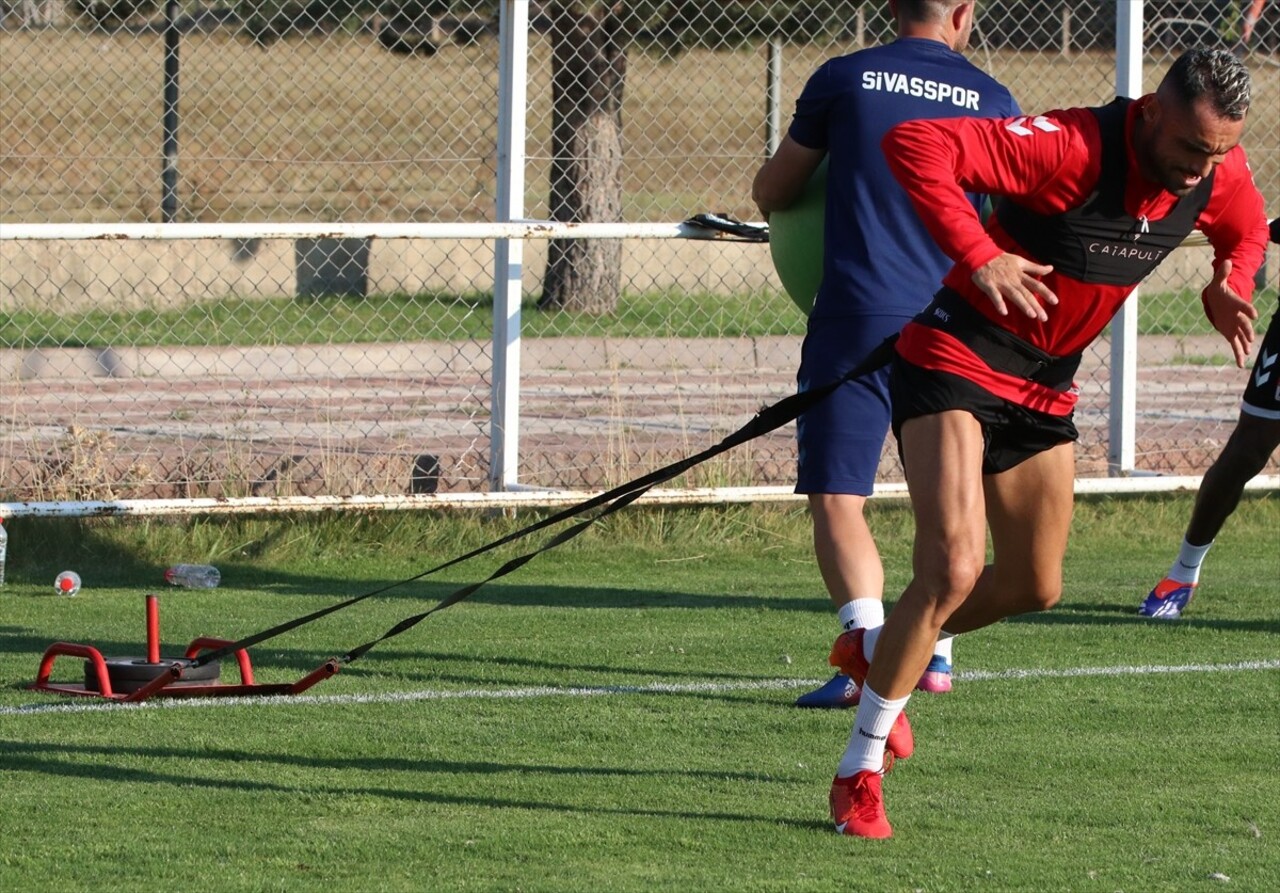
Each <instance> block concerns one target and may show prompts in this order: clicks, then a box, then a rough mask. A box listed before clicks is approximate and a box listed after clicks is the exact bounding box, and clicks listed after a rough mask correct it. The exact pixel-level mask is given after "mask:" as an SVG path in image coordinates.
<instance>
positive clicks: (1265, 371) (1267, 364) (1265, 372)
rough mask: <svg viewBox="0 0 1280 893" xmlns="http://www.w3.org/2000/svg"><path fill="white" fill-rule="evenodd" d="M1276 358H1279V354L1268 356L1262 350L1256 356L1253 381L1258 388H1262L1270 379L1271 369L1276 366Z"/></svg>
mask: <svg viewBox="0 0 1280 893" xmlns="http://www.w3.org/2000/svg"><path fill="white" fill-rule="evenodd" d="M1277 357H1280V352H1277V353H1272V354H1269V353H1267V352H1266V351H1265V350H1264V351H1262V353H1260V354H1259V355H1258V368H1257V370H1255V371H1254V373H1253V380H1254V382H1255V383H1256V384H1257V385H1258V387H1262V385H1264V384H1266V383H1267V380H1268V379H1269V378H1271V367H1272V366H1274V365H1275V364H1276V358H1277Z"/></svg>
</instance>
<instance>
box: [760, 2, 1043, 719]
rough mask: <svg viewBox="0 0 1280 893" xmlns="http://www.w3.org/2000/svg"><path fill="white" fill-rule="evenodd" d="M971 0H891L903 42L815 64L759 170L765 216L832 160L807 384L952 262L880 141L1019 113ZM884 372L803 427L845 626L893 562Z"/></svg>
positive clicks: (917, 301) (806, 353)
mask: <svg viewBox="0 0 1280 893" xmlns="http://www.w3.org/2000/svg"><path fill="white" fill-rule="evenodd" d="M975 5H976V4H975V3H972V2H967V3H962V2H955V0H897V2H894V0H890V2H889V9H890V12H891V13H892V14H893V15H894V17H895V19H896V21H897V32H898V38H897V40H895V41H893V42H892V43H889V44H886V45H884V46H879V47H874V48H870V49H866V50H861V51H859V52H856V53H851V54H849V55H847V56H840V57H838V58H835V59H831V60H829V61H828V62H826V63H825V64H824V65H823V66H822V67H821V68H819V69H818V70H817V71H816V72H815V73H814V74H813V75H812V76H811V77H810V78H809V81H808V83H807V84H806V85H805V88H804V91H803V92H802V93H801V95H800V98H799V100H798V101H797V102H796V112H795V115H794V117H793V118H792V120H791V126H790V129H789V130H788V133H787V136H786V137H785V138H784V139H783V141H782V143H781V145H779V146H778V151H777V152H776V153H775V154H774V156H773V157H772V158H770V159H769V160H768V161H767V162H765V164H764V165H763V166H762V167H761V168H760V171H759V172H758V173H757V174H756V177H755V182H754V183H753V185H752V190H751V192H752V198H753V199H754V200H755V202H756V204H757V205H758V206H759V208H760V211H761V213H762V214H763V215H764V216H765V218H766V219H768V216H769V213H770V212H772V211H779V210H782V209H785V208H787V207H788V206H789V205H791V204H792V203H793V202H794V201H795V200H796V199H797V198H798V197H799V196H800V194H801V193H802V191H803V189H804V186H805V184H806V183H807V182H808V180H809V178H810V176H811V175H812V174H813V172H814V171H815V170H816V169H817V168H818V166H819V165H820V164H821V163H822V161H823V159H824V158H826V159H828V174H827V201H826V219H825V232H824V240H825V250H824V252H823V266H822V284H821V285H820V286H819V288H818V294H817V296H816V298H815V300H814V305H813V312H812V313H811V314H810V316H809V327H808V333H807V334H806V336H805V340H804V346H803V348H802V351H801V359H800V370H799V372H798V374H797V376H796V379H797V384H798V386H799V389H800V390H801V391H804V390H808V389H810V388H812V387H816V386H820V385H823V384H826V383H828V382H830V381H834V380H835V379H837V378H839V377H841V376H842V375H844V373H845V372H847V371H848V370H849V369H851V368H853V367H854V366H855V365H856V364H857V363H858V362H859V361H860V360H862V359H863V357H865V356H866V355H867V354H868V353H869V352H870V351H871V349H872V348H874V347H875V346H876V345H877V344H879V343H880V342H882V341H883V340H884V339H885V338H887V337H888V336H890V335H893V334H894V333H896V332H897V331H898V330H899V329H901V328H902V327H903V326H904V325H905V324H906V323H907V322H908V321H909V320H910V319H911V318H912V317H913V316H915V315H916V314H917V313H918V312H919V311H920V310H922V309H923V308H924V306H925V304H927V303H928V302H929V299H930V298H931V297H932V296H933V293H934V292H935V291H936V290H937V289H938V284H939V283H940V282H941V281H942V277H943V275H944V274H945V273H946V272H947V270H948V269H950V267H951V260H950V259H949V258H947V257H946V255H944V254H943V253H942V252H941V250H940V249H939V248H938V247H937V244H936V243H935V242H934V240H933V238H932V237H931V236H930V235H929V233H928V232H927V231H926V230H925V228H924V225H923V224H921V223H920V221H919V219H918V218H917V217H916V213H915V211H914V210H913V209H912V207H911V203H910V201H909V200H908V199H907V194H906V192H904V191H903V190H902V188H901V187H900V186H898V184H897V181H896V180H895V179H894V177H893V175H892V174H891V173H890V172H889V168H888V166H887V165H886V163H885V160H884V155H883V154H882V152H881V149H880V140H881V138H882V137H883V136H884V135H885V133H886V132H887V131H888V130H889V129H890V128H891V127H893V126H894V125H895V124H899V123H901V122H902V121H907V120H912V119H917V118H950V117H957V116H961V115H964V116H977V117H1013V116H1016V115H1018V114H1019V109H1018V105H1017V103H1016V102H1015V101H1014V99H1013V97H1012V96H1011V95H1010V93H1009V91H1008V90H1007V89H1006V88H1005V87H1004V86H1002V85H1001V84H1000V83H999V82H997V81H996V80H994V79H993V78H991V77H990V76H988V75H986V74H985V73H983V72H982V71H980V70H979V69H978V68H976V67H975V66H974V65H973V64H971V63H970V62H969V61H968V60H966V59H965V58H964V56H962V55H961V52H962V51H963V50H964V49H965V47H966V46H967V45H968V41H969V34H970V32H971V30H972V28H973V17H974V7H975ZM974 201H975V207H976V203H977V202H978V201H979V199H978V198H977V197H976V196H975V197H974ZM888 378H889V372H888V369H887V368H885V369H881V370H879V371H877V372H875V373H872V374H871V375H867V376H864V377H862V378H859V379H855V380H853V381H850V382H847V383H845V384H844V385H842V386H841V387H840V388H839V389H838V390H837V391H836V392H835V393H834V394H832V395H831V396H830V397H828V398H826V399H825V400H823V401H822V402H821V403H819V404H818V405H817V406H816V407H814V408H813V409H811V410H809V411H808V412H807V413H805V414H804V415H803V416H801V417H800V419H799V421H798V422H797V426H796V427H797V438H798V441H799V474H798V479H797V483H796V492H797V493H805V494H808V496H809V507H810V511H811V513H812V515H813V540H814V551H815V553H816V555H817V560H818V567H819V569H820V571H821V573H822V579H823V582H824V583H825V584H826V587H827V592H828V594H829V595H830V597H831V601H832V604H833V605H835V607H836V611H837V615H838V616H839V619H840V623H841V626H842V627H843V628H844V629H846V630H849V629H855V628H859V627H870V628H874V627H876V626H880V625H881V624H882V623H883V622H884V607H883V604H882V599H883V596H884V592H883V589H884V569H883V567H882V565H881V563H880V554H879V552H878V550H877V549H876V544H875V540H874V539H873V538H872V535H871V531H870V528H869V527H868V525H867V522H866V518H865V517H864V514H863V510H864V507H865V504H866V500H867V497H868V496H870V495H871V493H872V490H873V488H874V484H875V477H876V469H877V467H878V466H879V464H880V453H881V450H882V449H883V447H884V439H885V435H886V434H887V433H888V429H889V419H890V406H889V387H888ZM950 646H951V642H950V640H949V639H944V640H940V641H939V643H938V649H937V651H936V653H935V655H934V660H933V662H931V663H930V664H929V669H928V671H927V672H926V673H925V674H924V676H923V677H922V678H921V680H920V684H919V686H918V687H919V688H921V689H923V690H926V691H938V692H941V691H949V690H950V688H951V648H950ZM858 697H859V692H858V689H857V686H856V685H855V684H854V682H853V681H852V680H851V679H849V678H848V677H847V676H844V675H843V674H837V675H836V676H835V678H833V679H832V680H831V681H830V682H828V683H826V684H825V685H823V686H822V687H821V688H819V689H817V690H816V691H813V692H810V693H808V694H806V695H804V696H802V697H801V698H800V699H799V700H798V701H797V702H796V704H797V705H798V706H801V707H849V706H853V705H855V704H857V703H858Z"/></svg>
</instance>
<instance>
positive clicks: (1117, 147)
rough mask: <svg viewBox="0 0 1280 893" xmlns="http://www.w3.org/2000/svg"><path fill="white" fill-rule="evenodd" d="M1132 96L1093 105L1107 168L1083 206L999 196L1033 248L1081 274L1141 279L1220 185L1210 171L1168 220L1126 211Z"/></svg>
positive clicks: (1012, 227) (1034, 254)
mask: <svg viewBox="0 0 1280 893" xmlns="http://www.w3.org/2000/svg"><path fill="white" fill-rule="evenodd" d="M1132 101H1133V100H1131V99H1126V98H1123V97H1121V98H1119V99H1116V100H1113V101H1112V102H1111V103H1110V104H1109V105H1105V106H1103V107H1101V108H1091V109H1089V111H1091V112H1093V114H1094V115H1095V116H1096V117H1097V119H1098V128H1099V131H1100V133H1101V136H1102V170H1101V173H1100V174H1099V176H1098V182H1097V184H1096V185H1095V186H1094V188H1093V193H1092V194H1091V195H1090V196H1089V197H1088V198H1087V199H1085V201H1084V203H1083V204H1081V205H1080V206H1079V207H1076V208H1072V209H1071V210H1069V211H1064V212H1062V213H1060V214H1040V213H1037V212H1035V211H1032V210H1029V209H1028V208H1026V207H1024V206H1022V205H1019V204H1018V203H1017V202H1015V201H1013V200H1012V199H1010V198H1007V197H1001V198H1000V199H999V200H998V201H997V202H996V217H997V218H998V219H999V221H1000V225H1001V226H1003V227H1004V230H1005V232H1007V233H1008V234H1009V236H1010V237H1012V239H1013V240H1014V241H1015V242H1017V243H1018V245H1020V246H1021V247H1022V248H1023V249H1024V250H1025V251H1026V253H1027V255H1028V256H1030V257H1031V258H1032V259H1033V260H1036V261H1039V262H1040V263H1043V264H1052V265H1053V268H1054V270H1055V271H1056V272H1058V273H1061V274H1063V275H1065V276H1069V277H1071V278H1072V279H1076V280H1078V281H1080V282H1089V283H1094V284H1098V285H1137V284H1138V283H1139V282H1141V281H1142V279H1143V278H1144V277H1145V276H1146V275H1147V274H1148V273H1150V272H1151V271H1152V270H1154V269H1155V268H1156V267H1157V266H1158V265H1159V264H1160V262H1161V261H1163V260H1164V259H1165V258H1166V257H1168V256H1169V252H1170V251H1172V250H1173V249H1174V248H1177V247H1178V245H1180V244H1181V243H1182V240H1183V239H1185V238H1186V237H1187V236H1188V234H1190V232H1191V231H1192V229H1194V228H1195V223H1196V219H1197V218H1198V217H1199V216H1200V212H1201V211H1203V210H1204V209H1205V206H1206V205H1208V204H1209V196H1210V195H1212V193H1213V172H1210V173H1209V176H1207V177H1205V178H1204V179H1203V180H1201V181H1200V183H1199V184H1198V185H1197V186H1196V188H1195V189H1194V190H1193V191H1192V192H1190V193H1189V194H1187V195H1185V196H1183V197H1182V198H1181V199H1179V200H1178V203H1177V204H1176V205H1175V206H1174V208H1173V210H1172V211H1170V212H1169V214H1168V215H1167V216H1166V217H1164V219H1162V220H1147V219H1146V218H1141V219H1139V218H1137V217H1132V216H1130V215H1129V214H1127V213H1126V212H1125V210H1124V192H1125V181H1126V174H1127V172H1128V165H1129V153H1128V151H1127V148H1126V146H1125V139H1124V122H1125V113H1126V110H1127V109H1128V107H1129V103H1131V102H1132Z"/></svg>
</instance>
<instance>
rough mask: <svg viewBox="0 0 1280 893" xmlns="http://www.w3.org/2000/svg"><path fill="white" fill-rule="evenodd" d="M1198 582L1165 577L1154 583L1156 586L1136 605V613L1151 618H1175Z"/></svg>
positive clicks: (1183, 607)
mask: <svg viewBox="0 0 1280 893" xmlns="http://www.w3.org/2000/svg"><path fill="white" fill-rule="evenodd" d="M1198 585H1200V584H1198V583H1179V582H1178V581H1177V580H1174V579H1171V578H1169V577H1165V578H1164V579H1163V580H1161V581H1160V582H1159V583H1157V584H1156V588H1155V589H1152V590H1151V591H1150V592H1149V593H1147V597H1146V598H1145V599H1143V600H1142V604H1141V605H1139V606H1138V614H1139V615H1140V616H1142V617H1150V618H1151V619H1153V620H1177V619H1178V618H1179V617H1181V616H1182V612H1183V611H1184V610H1185V609H1186V607H1187V605H1189V604H1191V597H1192V596H1193V595H1195V594H1196V587H1197V586H1198Z"/></svg>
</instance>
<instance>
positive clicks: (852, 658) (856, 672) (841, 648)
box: [827, 627, 871, 687]
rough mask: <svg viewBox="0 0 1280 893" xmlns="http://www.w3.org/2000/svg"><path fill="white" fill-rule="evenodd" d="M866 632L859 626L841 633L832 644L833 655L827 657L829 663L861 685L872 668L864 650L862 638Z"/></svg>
mask: <svg viewBox="0 0 1280 893" xmlns="http://www.w3.org/2000/svg"><path fill="white" fill-rule="evenodd" d="M866 632H867V631H866V630H865V629H862V628H861V627H859V628H858V629H851V630H848V631H847V632H843V633H841V634H840V635H839V636H837V637H836V643H835V644H834V645H832V646H831V655H830V656H829V657H828V658H827V663H829V664H831V666H833V667H836V668H837V669H839V670H840V672H841V673H844V674H845V675H846V676H848V677H849V678H850V679H852V680H853V681H854V682H856V683H858V686H859V687H861V686H862V685H863V684H865V683H866V681H867V671H868V670H870V669H871V662H870V661H868V660H867V658H866V655H865V654H863V652H862V639H863V637H864V636H865V635H866Z"/></svg>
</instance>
